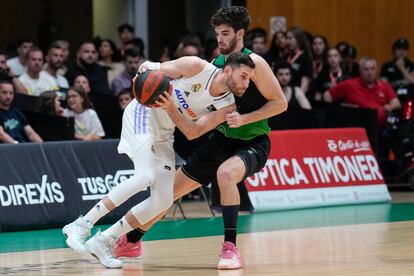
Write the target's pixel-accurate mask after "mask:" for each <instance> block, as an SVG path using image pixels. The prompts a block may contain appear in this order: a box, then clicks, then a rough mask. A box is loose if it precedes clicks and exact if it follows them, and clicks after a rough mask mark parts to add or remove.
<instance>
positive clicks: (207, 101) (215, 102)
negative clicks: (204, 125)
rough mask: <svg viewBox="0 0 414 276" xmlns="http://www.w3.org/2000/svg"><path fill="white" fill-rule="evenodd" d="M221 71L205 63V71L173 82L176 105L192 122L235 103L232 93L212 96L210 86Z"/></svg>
mask: <svg viewBox="0 0 414 276" xmlns="http://www.w3.org/2000/svg"><path fill="white" fill-rule="evenodd" d="M220 70H221V69H219V68H217V67H216V66H214V65H212V64H210V63H208V62H205V67H204V69H203V71H201V72H200V73H199V74H197V75H195V76H193V77H191V78H181V79H176V80H172V81H171V84H172V85H173V88H174V89H173V94H174V96H175V105H176V106H177V108H178V109H179V110H180V111H181V113H183V114H184V116H185V117H187V118H188V119H191V120H197V119H198V118H199V117H200V116H202V115H203V114H206V113H207V112H212V111H215V110H218V109H220V108H222V107H224V106H227V105H230V104H232V103H234V96H233V93H231V92H230V91H229V92H227V93H225V94H224V95H221V96H219V97H213V96H211V94H210V91H209V89H210V85H211V82H212V80H213V78H214V77H215V76H216V75H217V73H218V72H219V71H220Z"/></svg>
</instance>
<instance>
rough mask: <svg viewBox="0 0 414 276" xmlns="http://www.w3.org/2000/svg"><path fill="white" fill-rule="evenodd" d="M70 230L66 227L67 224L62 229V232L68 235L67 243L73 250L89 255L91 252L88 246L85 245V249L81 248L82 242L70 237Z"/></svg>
mask: <svg viewBox="0 0 414 276" xmlns="http://www.w3.org/2000/svg"><path fill="white" fill-rule="evenodd" d="M67 232H68V231H67V228H66V226H65V227H63V229H62V233H63V235H64V236H65V237H66V244H67V245H68V246H69V247H70V248H71V249H72V250H73V251H75V252H76V253H79V254H81V255H87V254H89V252H88V250H87V249H86V247H85V246H83V248H84V249H80V247H81V246H79V245H80V244H79V243H78V242H76V241H74V240H72V239H71V238H70V235H68V233H67Z"/></svg>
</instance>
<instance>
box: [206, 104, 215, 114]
mask: <svg viewBox="0 0 414 276" xmlns="http://www.w3.org/2000/svg"><path fill="white" fill-rule="evenodd" d="M207 110H208V111H210V112H213V111H217V108H216V107H215V106H214V105H210V106H207Z"/></svg>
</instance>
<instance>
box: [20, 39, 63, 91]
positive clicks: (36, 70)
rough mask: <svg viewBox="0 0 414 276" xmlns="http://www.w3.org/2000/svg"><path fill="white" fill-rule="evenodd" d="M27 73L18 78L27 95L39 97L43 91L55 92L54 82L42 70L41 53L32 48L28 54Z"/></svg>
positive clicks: (55, 85)
mask: <svg viewBox="0 0 414 276" xmlns="http://www.w3.org/2000/svg"><path fill="white" fill-rule="evenodd" d="M27 55H28V60H27V72H25V73H24V74H23V75H21V76H20V77H19V80H20V81H21V82H22V84H23V85H24V86H25V87H26V89H27V94H29V95H32V96H39V95H40V94H42V93H43V92H45V91H49V90H57V88H58V87H57V84H56V81H55V80H54V79H53V78H52V77H50V76H49V75H48V74H47V73H46V72H44V71H42V68H43V52H42V50H40V49H39V48H37V47H33V48H31V49H30V50H29V52H28V54H27Z"/></svg>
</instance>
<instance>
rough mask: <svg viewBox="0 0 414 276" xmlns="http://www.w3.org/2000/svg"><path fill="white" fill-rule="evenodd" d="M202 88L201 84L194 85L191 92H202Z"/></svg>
mask: <svg viewBox="0 0 414 276" xmlns="http://www.w3.org/2000/svg"><path fill="white" fill-rule="evenodd" d="M200 88H201V83H196V84H193V86H191V91H193V92H198V91H200Z"/></svg>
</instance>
